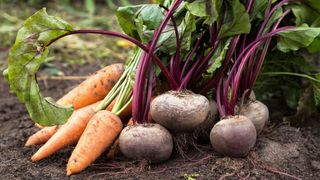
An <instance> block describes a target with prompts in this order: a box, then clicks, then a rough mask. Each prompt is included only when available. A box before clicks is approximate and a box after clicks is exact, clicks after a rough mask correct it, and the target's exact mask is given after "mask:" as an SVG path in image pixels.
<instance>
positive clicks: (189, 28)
mask: <svg viewBox="0 0 320 180" xmlns="http://www.w3.org/2000/svg"><path fill="white" fill-rule="evenodd" d="M177 29H178V33H179V38H180V40H181V39H182V42H181V49H182V51H187V50H189V49H190V46H191V40H192V33H193V32H194V31H195V30H196V23H195V18H194V16H193V15H192V14H190V13H189V12H187V13H186V15H185V18H184V19H183V20H182V22H181V23H180V25H178V28H177ZM157 47H159V50H160V51H162V52H165V53H168V54H173V53H174V52H176V48H177V43H176V34H175V31H174V27H173V26H167V27H166V28H165V30H164V31H163V33H162V34H161V35H160V37H159V39H158V43H157Z"/></svg>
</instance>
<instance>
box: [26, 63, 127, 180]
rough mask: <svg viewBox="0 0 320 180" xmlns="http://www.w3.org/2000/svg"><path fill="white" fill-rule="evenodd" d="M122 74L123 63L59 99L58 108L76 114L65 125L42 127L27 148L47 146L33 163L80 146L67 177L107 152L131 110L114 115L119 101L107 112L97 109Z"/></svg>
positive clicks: (69, 166)
mask: <svg viewBox="0 0 320 180" xmlns="http://www.w3.org/2000/svg"><path fill="white" fill-rule="evenodd" d="M123 72H124V65H123V64H113V65H110V66H107V67H105V68H103V69H101V70H99V71H97V72H96V73H95V74H93V75H91V76H90V77H88V78H87V79H86V80H85V81H83V82H82V83H81V84H80V85H78V86H77V87H75V88H74V89H72V90H71V91H70V92H69V93H67V94H66V95H65V96H63V97H62V98H61V99H59V100H58V102H57V103H58V104H59V105H62V106H67V105H72V106H73V107H74V109H75V111H74V112H73V114H72V115H71V117H70V118H69V119H68V122H67V123H66V124H64V125H61V126H51V127H43V128H42V129H40V130H39V131H38V132H36V133H35V134H33V135H32V136H30V137H29V139H28V140H27V142H26V144H25V145H26V146H31V145H36V144H41V143H45V144H44V145H43V146H42V147H41V148H40V149H39V150H38V151H37V152H36V153H35V154H34V155H33V156H32V158H31V160H32V161H33V162H37V161H39V160H41V159H44V158H46V157H48V156H50V155H52V154H53V153H55V152H57V151H58V150H60V149H62V148H65V147H67V146H68V145H72V144H75V143H77V145H76V147H75V149H74V150H73V152H72V155H71V157H70V159H69V161H68V165H67V175H71V174H74V173H78V172H80V171H82V170H83V169H85V168H86V167H87V166H89V165H90V164H91V163H92V162H93V161H94V160H95V159H96V158H97V157H99V156H100V155H101V154H102V152H104V150H106V149H107V148H109V147H111V145H112V144H113V142H114V141H115V140H116V138H117V137H118V135H119V134H120V132H121V130H122V128H123V124H122V121H121V119H120V117H122V118H123V119H125V117H128V116H129V115H130V114H131V107H130V106H127V108H126V109H125V110H123V111H122V113H121V114H119V116H118V115H116V114H115V113H113V112H111V110H112V109H113V106H114V104H115V102H116V99H117V98H116V99H115V100H114V101H113V102H112V103H111V104H109V106H108V107H107V108H106V110H100V111H98V112H95V107H96V106H97V105H98V104H99V102H100V100H102V99H103V98H104V97H105V96H106V95H107V94H108V93H109V91H110V90H111V89H112V87H113V86H114V85H115V84H116V82H117V81H118V80H119V78H120V77H121V75H122V74H123ZM101 137H103V138H101Z"/></svg>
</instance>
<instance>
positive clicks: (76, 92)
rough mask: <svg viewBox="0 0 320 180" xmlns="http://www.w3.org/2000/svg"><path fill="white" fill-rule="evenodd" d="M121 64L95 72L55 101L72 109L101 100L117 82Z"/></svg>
mask: <svg viewBox="0 0 320 180" xmlns="http://www.w3.org/2000/svg"><path fill="white" fill-rule="evenodd" d="M123 71H124V65H123V64H120V63H119V64H112V65H109V66H106V67H105V68H103V69H101V70H99V71H97V72H96V73H94V74H93V75H91V76H90V77H88V78H87V79H86V80H85V81H83V82H82V83H81V84H80V85H78V86H77V87H75V88H74V89H72V90H71V91H70V92H69V93H68V94H66V95H65V96H63V97H62V98H61V99H59V100H58V101H57V104H59V105H64V106H66V105H72V106H73V108H74V109H79V108H81V107H85V106H87V105H89V104H92V103H95V102H97V101H99V100H101V99H103V98H104V97H105V96H106V95H107V94H108V92H109V91H110V90H111V88H112V87H113V86H114V85H115V84H116V82H117V81H118V80H119V78H120V76H121V75H122V73H123Z"/></svg>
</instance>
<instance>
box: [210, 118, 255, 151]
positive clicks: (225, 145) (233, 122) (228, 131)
mask: <svg viewBox="0 0 320 180" xmlns="http://www.w3.org/2000/svg"><path fill="white" fill-rule="evenodd" d="M256 138H257V133H256V129H255V127H254V125H253V123H252V122H251V120H250V119H248V118H247V117H245V116H231V117H227V118H226V119H223V120H221V121H219V122H218V123H216V124H215V126H214V127H213V128H212V130H211V133H210V141H211V144H212V146H213V148H214V150H215V151H217V152H218V153H220V154H223V155H227V156H231V157H244V156H246V155H247V154H248V152H249V151H250V149H251V148H252V147H253V146H254V144H255V142H256Z"/></svg>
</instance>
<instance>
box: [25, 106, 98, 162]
mask: <svg viewBox="0 0 320 180" xmlns="http://www.w3.org/2000/svg"><path fill="white" fill-rule="evenodd" d="M96 105H97V103H95V104H92V105H90V106H87V107H84V108H82V109H80V110H78V111H75V112H74V113H73V114H72V115H71V117H70V118H69V120H68V122H67V123H66V124H64V125H62V126H61V127H60V128H59V130H58V131H57V132H56V133H55V134H54V135H53V136H52V137H51V138H50V139H49V140H48V141H47V142H46V143H45V144H44V145H43V146H42V147H41V148H40V149H39V150H38V151H37V152H36V153H35V154H34V155H33V156H32V157H31V160H32V161H33V162H35V161H39V160H41V159H43V158H45V157H48V156H50V155H51V154H53V153H54V152H56V151H57V150H59V149H61V148H64V147H66V146H68V145H70V144H74V143H76V142H77V141H78V139H79V138H80V136H81V134H82V132H83V131H84V129H85V128H86V126H87V123H88V122H89V120H90V119H91V118H92V116H93V115H94V114H95V112H94V107H95V106H96Z"/></svg>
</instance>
